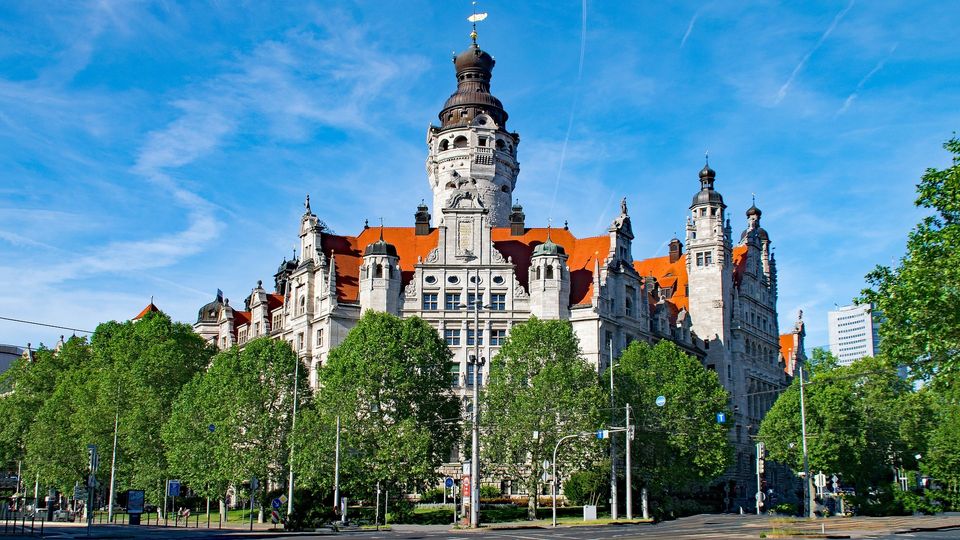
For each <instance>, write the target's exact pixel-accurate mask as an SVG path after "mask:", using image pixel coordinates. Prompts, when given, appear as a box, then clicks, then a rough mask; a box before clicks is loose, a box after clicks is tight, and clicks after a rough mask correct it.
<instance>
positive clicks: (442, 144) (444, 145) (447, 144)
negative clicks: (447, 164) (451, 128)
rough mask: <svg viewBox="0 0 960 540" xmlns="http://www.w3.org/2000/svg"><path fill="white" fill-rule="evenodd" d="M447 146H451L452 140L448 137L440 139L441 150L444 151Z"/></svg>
mask: <svg viewBox="0 0 960 540" xmlns="http://www.w3.org/2000/svg"><path fill="white" fill-rule="evenodd" d="M447 148H450V141H448V140H447V139H444V140H442V141H440V151H441V152H443V151H444V150H446V149H447Z"/></svg>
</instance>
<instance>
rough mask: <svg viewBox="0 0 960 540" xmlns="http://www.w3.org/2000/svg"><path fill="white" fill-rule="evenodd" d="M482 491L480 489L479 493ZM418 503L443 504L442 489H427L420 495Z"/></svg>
mask: <svg viewBox="0 0 960 540" xmlns="http://www.w3.org/2000/svg"><path fill="white" fill-rule="evenodd" d="M482 492H483V490H482V489H481V493H482ZM420 502H422V503H438V502H443V488H433V489H428V490H426V491H424V492H423V493H421V494H420Z"/></svg>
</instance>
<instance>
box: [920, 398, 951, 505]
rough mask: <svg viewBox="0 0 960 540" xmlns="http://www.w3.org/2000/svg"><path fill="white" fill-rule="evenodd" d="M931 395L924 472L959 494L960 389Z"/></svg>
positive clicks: (923, 464) (923, 460)
mask: <svg viewBox="0 0 960 540" xmlns="http://www.w3.org/2000/svg"><path fill="white" fill-rule="evenodd" d="M929 393H930V394H931V401H932V403H931V410H932V412H933V415H932V418H931V419H930V429H929V432H928V433H929V438H928V442H927V444H928V446H927V452H926V454H924V457H923V459H922V466H923V470H924V471H925V472H927V473H928V474H930V475H931V476H933V477H934V478H936V479H937V480H938V481H940V482H941V483H943V484H945V485H946V487H947V488H948V489H949V490H950V491H952V492H956V491H957V490H958V489H960V390H958V386H956V385H955V384H949V385H940V386H938V388H936V389H933V390H930V391H929Z"/></svg>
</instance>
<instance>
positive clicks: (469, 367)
mask: <svg viewBox="0 0 960 540" xmlns="http://www.w3.org/2000/svg"><path fill="white" fill-rule="evenodd" d="M476 369H477V366H476V364H467V386H473V374H474V373H476V374H477V385H478V386H483V372H482V371H476Z"/></svg>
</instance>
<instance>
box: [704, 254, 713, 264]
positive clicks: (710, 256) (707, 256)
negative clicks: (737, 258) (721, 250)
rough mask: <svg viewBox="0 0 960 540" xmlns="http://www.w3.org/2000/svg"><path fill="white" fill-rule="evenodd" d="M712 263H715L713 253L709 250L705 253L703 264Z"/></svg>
mask: <svg viewBox="0 0 960 540" xmlns="http://www.w3.org/2000/svg"><path fill="white" fill-rule="evenodd" d="M711 264H713V253H711V252H709V251H708V252H706V253H704V254H703V265H704V266H710V265H711Z"/></svg>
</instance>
